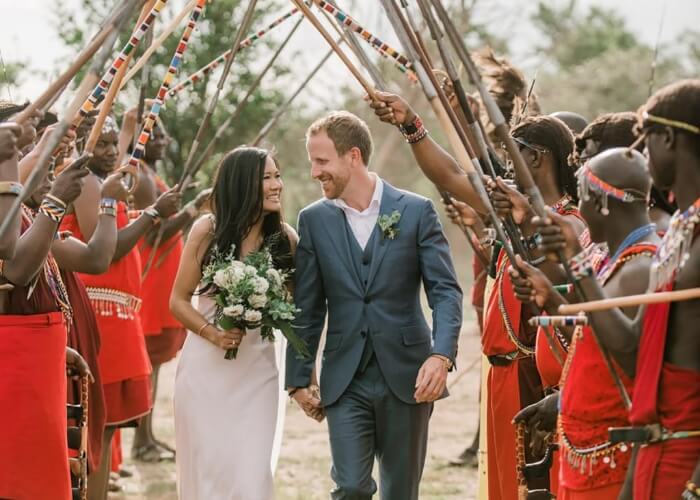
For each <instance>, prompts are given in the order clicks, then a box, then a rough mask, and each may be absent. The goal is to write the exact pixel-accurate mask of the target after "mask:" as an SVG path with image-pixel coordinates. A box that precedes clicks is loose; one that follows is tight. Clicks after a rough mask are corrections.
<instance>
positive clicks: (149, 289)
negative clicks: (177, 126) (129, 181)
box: [131, 124, 208, 462]
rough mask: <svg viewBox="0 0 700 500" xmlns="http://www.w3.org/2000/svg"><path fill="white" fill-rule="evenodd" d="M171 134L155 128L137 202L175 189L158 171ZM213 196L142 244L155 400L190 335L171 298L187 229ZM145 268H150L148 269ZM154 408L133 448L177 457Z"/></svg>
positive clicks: (154, 457)
mask: <svg viewBox="0 0 700 500" xmlns="http://www.w3.org/2000/svg"><path fill="white" fill-rule="evenodd" d="M168 141H169V137H168V136H167V135H166V132H165V130H164V128H163V127H162V126H160V125H158V124H156V126H154V128H153V131H152V132H151V139H150V140H149V141H148V143H147V144H146V151H145V154H144V158H143V161H142V162H141V168H140V172H139V184H138V186H137V188H136V191H135V192H134V206H135V208H137V209H145V208H147V207H149V206H151V205H152V204H153V203H154V202H155V201H156V199H157V198H158V196H160V195H161V194H163V193H165V192H167V191H168V190H169V189H170V188H169V187H168V186H167V185H166V184H165V182H164V181H163V180H162V179H161V178H160V176H159V175H158V174H157V173H156V163H157V162H158V161H160V160H162V159H163V157H164V156H165V148H166V146H167V144H168ZM207 196H208V192H205V193H204V195H203V196H198V197H197V198H196V199H195V200H194V201H193V202H192V203H189V204H188V205H187V206H185V207H184V208H183V210H181V211H180V212H179V213H178V214H176V215H174V216H173V217H171V218H170V219H168V220H165V221H162V222H161V224H160V226H159V227H154V228H152V229H151V230H150V231H148V232H147V233H146V234H145V235H144V237H143V238H142V239H141V241H140V242H139V245H138V249H139V252H140V254H141V263H142V266H143V267H144V268H145V266H146V265H147V263H148V262H149V261H151V267H150V268H149V269H148V271H147V274H146V275H145V276H144V278H143V282H142V283H141V298H142V300H143V307H142V308H141V312H140V316H141V324H142V326H143V333H144V335H145V336H146V348H147V350H148V357H149V358H150V360H151V366H152V367H153V372H152V374H151V382H152V384H153V394H152V398H153V401H154V402H155V401H156V392H157V388H158V373H159V370H160V366H161V365H162V364H163V363H165V362H167V361H170V360H171V359H173V358H174V357H175V355H176V354H177V352H178V351H179V350H180V348H181V347H182V344H183V342H184V340H185V334H186V332H185V329H184V327H183V326H182V324H181V323H180V322H179V321H177V320H176V319H175V318H174V317H173V315H172V314H171V313H170V307H169V305H168V302H169V300H170V292H171V291H172V287H173V283H174V281H175V275H176V274H177V269H178V266H179V265H180V256H181V254H182V246H183V242H182V229H183V228H185V227H186V226H188V225H189V224H191V223H192V222H193V221H194V220H195V218H196V217H197V216H198V215H199V208H200V207H201V206H202V204H203V203H204V201H205V200H206V198H207ZM159 230H162V231H163V238H162V241H161V243H160V246H159V247H158V249H157V250H156V253H155V257H154V258H152V259H151V252H152V250H153V247H152V245H153V244H154V240H155V239H156V237H157V234H158V231H159ZM144 272H146V271H145V270H144ZM151 419H152V413H149V414H148V415H146V416H145V417H144V418H143V419H142V421H141V424H140V425H139V427H138V429H137V430H136V434H135V435H134V442H133V448H132V452H131V454H132V457H133V458H134V459H137V460H141V461H144V462H157V461H159V460H162V459H171V460H172V459H174V458H175V457H174V454H173V450H172V449H171V448H170V447H169V446H167V445H166V444H163V443H161V442H160V441H158V440H157V439H156V438H155V437H154V436H153V428H152V425H151Z"/></svg>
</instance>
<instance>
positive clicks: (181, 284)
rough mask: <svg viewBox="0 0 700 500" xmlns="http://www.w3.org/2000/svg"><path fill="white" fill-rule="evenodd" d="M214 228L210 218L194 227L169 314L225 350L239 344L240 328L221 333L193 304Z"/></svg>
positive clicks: (183, 257) (175, 286)
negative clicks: (191, 301) (192, 300)
mask: <svg viewBox="0 0 700 500" xmlns="http://www.w3.org/2000/svg"><path fill="white" fill-rule="evenodd" d="M212 229H213V221H212V218H211V216H204V217H201V218H200V219H199V220H197V222H195V223H194V225H193V226H192V230H191V231H190V235H189V238H188V239H187V242H186V243H185V248H184V249H183V251H182V258H181V259H180V267H179V269H178V270H177V276H176V277H175V284H174V285H173V291H172V293H171V294H170V311H171V312H172V313H173V316H175V318H177V320H178V321H180V323H182V324H183V325H184V326H185V328H187V329H188V330H190V331H191V332H195V333H197V334H199V335H201V336H202V337H204V338H205V339H207V340H209V341H210V342H212V343H213V344H215V345H217V346H219V347H221V348H222V349H231V348H233V347H235V346H236V345H237V343H240V339H241V338H242V336H243V332H241V330H238V329H234V330H230V331H222V330H219V329H218V328H217V327H216V326H214V325H212V324H210V323H209V321H208V320H207V319H206V318H205V317H204V316H202V314H201V313H200V312H199V311H197V310H196V309H195V308H194V307H192V304H191V303H190V300H191V299H192V295H193V294H194V292H195V290H196V289H197V286H198V285H199V282H200V281H201V279H202V261H203V259H204V255H205V253H206V251H207V247H208V246H209V243H210V241H211V237H212Z"/></svg>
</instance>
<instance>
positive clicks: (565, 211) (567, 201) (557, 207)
mask: <svg viewBox="0 0 700 500" xmlns="http://www.w3.org/2000/svg"><path fill="white" fill-rule="evenodd" d="M573 203H574V201H573V200H572V199H571V196H569V195H568V194H565V195H564V196H562V197H561V199H560V200H559V201H557V202H556V203H555V204H554V205H552V206H551V207H549V208H550V210H552V212H556V213H558V214H559V215H569V212H570V211H571V210H572V207H570V205H572V204H573Z"/></svg>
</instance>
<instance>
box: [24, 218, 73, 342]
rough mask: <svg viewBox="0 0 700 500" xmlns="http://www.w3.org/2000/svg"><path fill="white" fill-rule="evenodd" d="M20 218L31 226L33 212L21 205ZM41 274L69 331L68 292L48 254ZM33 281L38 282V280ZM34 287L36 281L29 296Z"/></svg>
mask: <svg viewBox="0 0 700 500" xmlns="http://www.w3.org/2000/svg"><path fill="white" fill-rule="evenodd" d="M22 216H23V217H24V220H25V222H27V223H28V224H30V225H31V224H32V223H33V222H34V212H33V211H32V209H30V208H29V207H28V206H26V205H22ZM43 272H44V278H45V279H46V283H48V285H49V291H50V292H51V295H52V296H53V298H54V300H55V301H56V304H57V305H58V308H59V309H60V310H61V313H62V314H63V318H64V320H65V322H66V330H70V327H71V324H72V323H73V308H72V307H71V305H70V299H69V298H68V290H67V289H66V285H65V284H64V283H63V278H61V270H60V269H59V268H58V264H57V263H56V260H55V259H54V258H53V256H52V255H51V253H50V252H49V254H48V255H47V257H46V261H45V262H44V268H43ZM34 279H35V280H38V279H39V278H34ZM35 286H36V281H35V282H34V285H32V286H31V287H30V288H29V295H31V293H32V292H33V291H34V287H35Z"/></svg>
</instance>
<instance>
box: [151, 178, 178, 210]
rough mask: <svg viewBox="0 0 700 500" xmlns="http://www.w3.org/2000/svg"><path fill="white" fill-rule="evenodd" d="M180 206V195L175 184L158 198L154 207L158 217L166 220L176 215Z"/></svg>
mask: <svg viewBox="0 0 700 500" xmlns="http://www.w3.org/2000/svg"><path fill="white" fill-rule="evenodd" d="M181 204H182V193H180V192H178V190H177V184H176V185H175V186H173V187H172V188H170V189H169V190H168V191H166V192H165V193H163V194H161V195H160V196H159V197H158V199H157V200H156V202H155V204H154V207H155V209H156V210H157V211H158V215H159V216H161V217H163V218H167V217H170V216H171V215H173V214H175V213H177V211H178V210H180V205H181Z"/></svg>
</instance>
